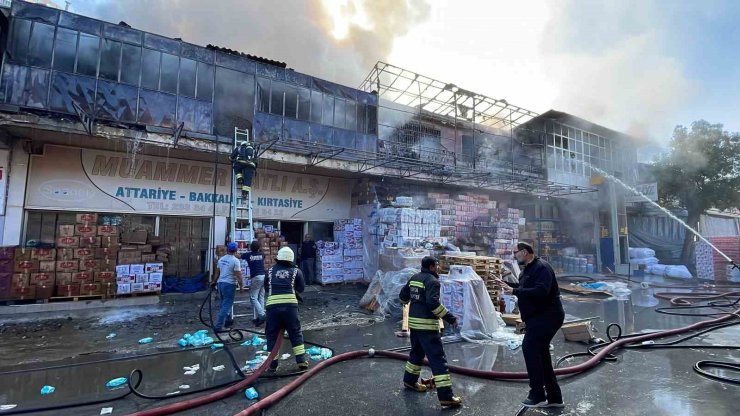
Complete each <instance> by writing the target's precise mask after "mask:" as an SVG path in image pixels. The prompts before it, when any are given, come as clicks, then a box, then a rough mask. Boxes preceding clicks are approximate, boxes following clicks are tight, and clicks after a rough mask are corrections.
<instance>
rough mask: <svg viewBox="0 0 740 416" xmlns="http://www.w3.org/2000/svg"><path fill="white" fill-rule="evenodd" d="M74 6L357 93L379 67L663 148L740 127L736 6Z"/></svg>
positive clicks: (284, 0) (132, 0)
mask: <svg viewBox="0 0 740 416" xmlns="http://www.w3.org/2000/svg"><path fill="white" fill-rule="evenodd" d="M70 11H72V12H76V13H80V14H84V15H88V16H92V17H97V18H100V19H103V20H107V21H111V22H114V23H117V22H119V21H121V20H123V21H126V22H127V23H128V24H130V25H131V26H133V27H135V28H138V29H142V30H147V31H151V32H154V33H158V34H162V35H165V36H170V37H180V38H183V40H185V41H189V42H192V43H196V44H199V45H207V44H209V43H212V44H216V45H219V46H225V47H229V48H232V49H236V50H239V51H242V52H245V53H251V54H255V55H260V56H264V57H268V58H271V59H276V60H281V61H284V62H286V63H287V64H288V66H289V67H291V68H294V69H295V70H297V71H300V72H304V73H307V74H310V75H315V76H318V77H322V78H325V79H328V80H330V81H335V82H339V83H342V84H345V85H349V86H354V87H356V86H359V85H360V84H361V82H362V80H363V79H364V77H365V76H366V75H367V74H368V72H369V71H370V69H371V68H372V66H373V65H374V64H375V62H377V61H384V62H388V63H391V64H393V65H396V66H399V67H402V68H405V69H408V70H411V71H414V72H417V73H420V74H423V75H426V76H429V77H432V78H436V79H438V80H441V81H444V82H452V83H455V84H456V85H458V86H460V87H461V88H464V89H467V90H471V91H475V92H477V93H480V94H484V95H488V96H490V97H492V98H497V99H502V98H503V99H506V100H507V101H508V102H509V103H512V104H515V105H518V106H520V107H523V108H526V109H529V110H531V111H535V112H538V113H543V112H545V111H547V110H549V109H556V110H559V111H564V112H567V113H571V114H574V115H576V116H579V117H582V118H585V119H587V120H589V121H591V122H594V123H597V124H600V125H603V126H605V127H609V128H612V129H615V130H619V131H622V132H625V133H628V134H631V135H634V136H636V137H639V138H641V139H643V140H645V141H646V142H649V143H653V144H654V145H655V146H665V145H666V144H667V143H668V141H669V139H670V137H671V134H672V131H673V128H674V127H675V126H676V125H679V124H681V125H689V124H690V123H691V122H692V121H695V120H698V119H705V120H707V121H710V122H712V123H722V124H724V125H725V128H726V129H727V130H729V131H733V132H739V131H740V104H738V97H740V71H738V68H740V48H738V47H737V45H740V25H738V24H737V22H738V21H740V2H738V1H734V0H702V1H693V0H663V1H653V0H606V1H595V0H593V1H591V0H552V1H529V0H521V1H510V0H456V1H452V0H280V1H274V0H273V1H268V0H212V1H210V2H205V1H202V0H199V1H196V0H127V1H125V2H124V1H118V0H72V1H71V5H70Z"/></svg>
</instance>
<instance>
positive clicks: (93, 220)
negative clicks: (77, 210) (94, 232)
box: [76, 214, 98, 224]
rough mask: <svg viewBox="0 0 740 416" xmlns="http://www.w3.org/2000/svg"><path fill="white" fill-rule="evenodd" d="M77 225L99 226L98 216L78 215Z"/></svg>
mask: <svg viewBox="0 0 740 416" xmlns="http://www.w3.org/2000/svg"><path fill="white" fill-rule="evenodd" d="M76 221H77V224H97V222H98V214H77V216H76Z"/></svg>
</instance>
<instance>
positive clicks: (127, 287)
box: [116, 230, 171, 295]
mask: <svg viewBox="0 0 740 416" xmlns="http://www.w3.org/2000/svg"><path fill="white" fill-rule="evenodd" d="M121 243H123V244H122V245H121V247H120V251H119V252H118V264H117V266H116V283H117V291H116V293H117V294H119V295H127V294H129V293H143V292H160V291H161V290H162V278H163V275H164V267H165V264H166V263H167V260H168V259H169V254H170V252H171V249H170V247H169V246H167V245H163V244H162V241H161V239H160V238H159V237H156V236H153V235H150V234H149V233H148V232H147V231H146V230H134V231H129V232H125V233H123V234H122V235H121Z"/></svg>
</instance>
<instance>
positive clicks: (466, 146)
mask: <svg viewBox="0 0 740 416" xmlns="http://www.w3.org/2000/svg"><path fill="white" fill-rule="evenodd" d="M462 155H463V158H464V159H465V161H466V162H470V163H473V162H474V161H475V137H473V136H468V135H466V134H463V136H462Z"/></svg>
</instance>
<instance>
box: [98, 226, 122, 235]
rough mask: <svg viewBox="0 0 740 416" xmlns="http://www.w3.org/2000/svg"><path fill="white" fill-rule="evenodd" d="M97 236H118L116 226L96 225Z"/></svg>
mask: <svg viewBox="0 0 740 416" xmlns="http://www.w3.org/2000/svg"><path fill="white" fill-rule="evenodd" d="M98 235H99V236H113V235H116V236H117V235H118V226H115V225H98Z"/></svg>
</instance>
